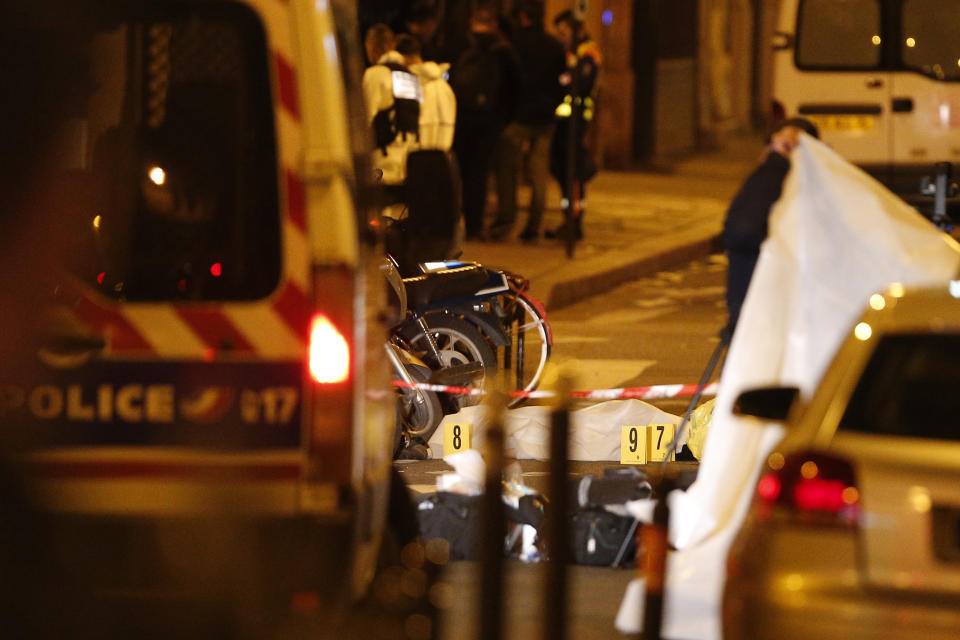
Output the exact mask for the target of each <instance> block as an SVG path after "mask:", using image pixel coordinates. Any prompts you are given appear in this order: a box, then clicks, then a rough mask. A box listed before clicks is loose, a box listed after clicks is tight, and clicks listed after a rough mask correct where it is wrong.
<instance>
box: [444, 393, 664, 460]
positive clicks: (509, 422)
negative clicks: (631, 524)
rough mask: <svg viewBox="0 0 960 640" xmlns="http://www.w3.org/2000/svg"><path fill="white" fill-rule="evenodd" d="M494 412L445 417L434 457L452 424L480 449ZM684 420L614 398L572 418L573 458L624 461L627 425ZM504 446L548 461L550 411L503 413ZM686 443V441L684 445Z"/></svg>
mask: <svg viewBox="0 0 960 640" xmlns="http://www.w3.org/2000/svg"><path fill="white" fill-rule="evenodd" d="M489 422H490V412H489V411H488V409H487V407H486V406H485V405H475V406H472V407H466V408H464V409H462V410H461V411H460V412H459V413H455V414H453V415H451V416H447V417H445V418H444V419H443V422H442V423H441V424H440V427H439V428H438V429H437V430H436V431H435V432H434V434H433V437H431V438H430V442H429V443H428V444H429V445H430V450H431V452H432V453H433V457H434V458H439V457H442V456H443V431H444V428H445V426H444V425H446V424H448V423H460V424H463V423H467V424H471V425H473V447H474V448H476V449H480V450H482V448H483V446H484V443H485V436H486V429H487V425H488V424H489ZM659 423H668V424H669V423H673V424H676V425H679V424H680V418H679V417H678V416H675V415H673V414H672V413H667V412H665V411H661V410H660V409H657V408H656V407H654V406H653V405H651V404H647V403H646V402H643V401H642V400H635V399H630V400H610V401H608V402H600V403H597V404H595V405H592V406H590V407H586V408H584V409H577V410H576V411H574V412H573V414H572V415H571V418H570V456H569V457H570V459H571V460H608V461H619V460H620V433H621V428H622V427H623V426H645V425H648V424H659ZM504 429H505V430H506V440H505V444H504V446H505V448H506V453H507V455H508V456H511V457H513V458H516V459H517V460H546V459H548V458H549V457H550V409H549V408H548V407H521V408H519V409H511V410H508V411H506V412H505V414H504ZM681 444H682V443H681Z"/></svg>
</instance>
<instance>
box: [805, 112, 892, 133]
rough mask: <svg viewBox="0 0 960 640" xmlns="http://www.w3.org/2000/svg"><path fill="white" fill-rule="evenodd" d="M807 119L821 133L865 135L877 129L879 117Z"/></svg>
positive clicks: (849, 116)
mask: <svg viewBox="0 0 960 640" xmlns="http://www.w3.org/2000/svg"><path fill="white" fill-rule="evenodd" d="M807 119H808V120H810V121H811V122H812V123H813V124H815V125H817V128H818V129H820V131H842V132H844V133H865V132H867V131H873V130H874V129H876V128H877V117H876V116H873V115H815V116H814V115H810V116H807Z"/></svg>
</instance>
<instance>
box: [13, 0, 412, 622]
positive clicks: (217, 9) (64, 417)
mask: <svg viewBox="0 0 960 640" xmlns="http://www.w3.org/2000/svg"><path fill="white" fill-rule="evenodd" d="M28 14H29V16H28V17H29V18H30V20H32V22H30V20H25V21H24V27H23V28H25V29H28V30H29V29H35V30H36V32H37V33H38V34H45V35H44V37H45V38H49V34H54V35H55V37H53V38H49V40H50V41H51V42H54V43H57V44H60V45H62V46H64V47H72V48H73V49H72V50H71V51H72V53H71V54H70V56H68V59H69V60H70V61H71V62H75V63H76V64H75V68H72V69H71V70H70V73H71V75H70V78H72V79H73V81H75V86H74V87H72V89H73V90H72V91H71V92H69V93H70V95H71V96H72V99H74V100H75V104H73V105H71V112H72V114H73V116H72V119H71V121H70V122H69V125H68V126H66V127H65V132H64V136H63V140H62V144H61V146H62V147H63V149H64V150H65V151H64V153H63V162H62V163H61V164H62V166H60V167H59V169H58V170H57V171H58V172H59V173H58V175H55V176H51V183H50V184H70V185H75V186H76V187H75V188H71V196H72V197H71V206H70V207H69V210H68V211H64V212H63V215H62V218H63V219H62V221H61V222H62V224H63V228H65V229H68V230H69V235H70V238H71V241H70V242H69V243H68V244H69V247H68V249H67V251H66V253H67V254H68V255H65V256H64V262H65V263H67V264H66V266H67V267H68V269H67V270H66V271H67V273H65V274H64V275H62V277H60V278H58V282H57V284H56V286H55V287H51V291H50V294H51V295H52V296H53V297H51V300H50V302H51V304H50V312H49V317H48V322H46V323H44V326H42V327H38V331H39V333H41V334H42V336H41V342H42V346H41V348H40V349H39V350H38V351H36V352H35V353H31V355H30V362H25V363H24V366H23V367H19V368H13V367H10V366H5V367H4V369H3V372H2V374H3V375H2V378H0V415H2V418H3V425H4V434H5V435H6V436H9V437H8V439H7V440H5V441H4V442H5V443H6V442H12V441H14V440H16V441H18V442H20V443H29V445H30V446H29V451H28V453H27V454H26V455H23V456H17V468H21V469H23V470H24V471H25V477H27V478H29V479H30V481H31V483H30V486H31V488H32V489H33V495H35V496H36V498H37V500H38V502H39V504H40V505H41V506H42V508H43V509H44V511H45V512H46V513H47V514H48V515H49V516H50V517H51V518H53V520H51V522H55V523H56V526H55V527H54V528H53V529H52V532H51V535H52V536H53V537H55V538H56V541H55V542H54V543H51V545H53V546H57V547H58V548H61V549H69V554H70V557H71V562H75V563H76V566H77V567H78V568H77V570H76V571H75V573H74V576H75V577H76V578H77V579H78V580H81V581H87V580H90V581H91V584H92V583H93V582H97V584H92V586H91V589H92V588H94V587H96V588H97V589H98V590H101V591H102V592H104V593H110V594H113V595H114V596H115V597H116V598H117V602H118V603H121V602H127V603H129V602H132V601H133V600H137V601H140V600H143V599H147V597H148V596H149V594H150V593H154V592H156V594H157V595H158V599H159V600H164V598H167V597H168V596H167V595H164V594H163V593H159V592H161V591H163V590H164V589H166V588H169V587H171V586H176V585H180V586H184V585H186V586H187V587H188V589H189V590H192V591H193V592H194V593H199V592H203V593H206V594H208V595H209V594H211V593H215V594H223V593H240V592H241V591H244V589H247V588H248V587H249V588H250V589H253V590H254V591H258V590H259V591H262V592H263V593H268V592H269V593H270V594H271V597H275V598H276V597H278V598H281V599H282V598H287V601H286V605H285V606H287V608H288V610H289V606H291V602H292V603H293V604H294V605H295V604H296V603H297V602H299V603H300V604H301V605H303V604H304V603H306V605H305V606H307V607H308V608H309V607H310V606H312V605H313V604H315V603H316V601H317V599H320V598H322V597H323V594H324V593H330V592H333V593H334V594H335V595H338V594H343V595H351V594H352V595H355V596H356V595H360V594H362V593H364V591H365V588H366V586H367V585H368V584H369V582H370V580H371V578H372V576H373V573H374V569H375V565H376V560H377V548H378V544H379V541H380V539H381V535H382V533H383V531H384V527H385V522H386V516H387V513H386V512H387V508H386V507H387V499H388V495H389V489H390V486H389V485H390V468H391V454H392V446H393V426H394V406H393V395H392V391H391V389H390V386H389V377H388V371H387V368H386V366H385V361H384V350H383V344H384V340H385V337H386V331H385V327H384V324H383V323H384V322H385V316H384V315H383V313H382V310H383V309H384V306H383V305H384V304H385V286H384V282H383V279H382V276H381V275H380V274H379V272H378V270H377V267H378V264H379V261H380V259H381V256H380V255H378V253H377V246H376V242H375V238H372V236H371V235H370V234H369V233H368V232H369V230H370V228H371V227H370V225H369V224H368V223H369V221H370V220H371V219H372V217H371V218H368V216H367V213H366V212H365V210H364V209H363V207H361V206H360V204H359V202H360V198H359V197H358V196H359V193H360V190H359V189H358V187H359V186H362V184H361V183H362V179H361V178H360V177H359V176H362V175H364V173H371V174H372V172H369V171H367V172H364V171H362V170H359V171H358V169H357V167H362V166H363V165H362V163H363V158H365V157H366V156H367V155H368V151H367V150H368V149H369V148H370V143H369V136H370V134H369V132H368V131H366V128H367V124H366V122H365V120H364V118H363V114H364V113H365V110H364V109H363V107H362V103H361V100H362V96H361V92H360V71H361V68H360V65H361V60H362V57H361V56H362V53H361V49H360V46H359V30H358V27H357V20H356V5H355V3H353V2H351V1H347V0H322V1H317V0H245V1H210V2H195V1H190V0H144V1H143V2H136V3H125V2H120V3H114V2H111V3H97V2H90V3H86V2H78V3H74V6H73V8H72V9H71V10H70V11H69V12H56V11H50V10H47V11H43V10H38V11H37V12H36V14H35V15H34V14H32V13H30V12H28V11H24V15H28ZM57 34H59V35H57ZM44 41H45V40H44ZM354 114H357V115H354ZM4 126H9V123H5V125H4ZM357 163H360V164H357ZM6 364H9V362H7V363H6ZM10 434H18V435H17V436H11V435H10ZM4 453H5V454H6V453H9V451H5V452H4ZM51 553H53V551H51ZM100 578H102V581H101V580H99V579H100ZM210 581H217V584H216V585H214V584H210ZM100 582H102V584H100ZM83 584H85V582H83ZM251 585H252V586H251ZM244 593H245V594H246V595H245V596H244V597H246V596H249V595H250V593H249V592H246V591H244ZM180 595H181V596H182V594H180ZM297 598H299V599H297ZM291 599H293V600H291ZM244 602H246V600H244ZM250 602H252V603H255V604H254V605H253V606H256V605H257V604H260V603H261V600H260V599H259V598H255V597H252V596H251V599H250ZM221 604H223V603H221ZM233 604H237V603H236V602H234V603H233ZM118 606H119V605H118ZM243 606H246V605H243ZM280 606H281V608H283V606H284V603H283V602H280ZM122 609H123V607H119V608H118V609H117V610H118V611H119V610H122ZM94 635H96V634H94ZM106 635H109V634H106ZM118 637H120V636H118Z"/></svg>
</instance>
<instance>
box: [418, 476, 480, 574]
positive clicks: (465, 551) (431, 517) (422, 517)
mask: <svg viewBox="0 0 960 640" xmlns="http://www.w3.org/2000/svg"><path fill="white" fill-rule="evenodd" d="M482 499H483V496H465V495H462V494H459V493H449V492H445V491H438V492H437V493H430V494H427V495H424V496H422V497H420V498H419V499H418V500H417V521H418V522H419V524H420V536H421V537H422V538H423V540H424V541H425V542H426V541H429V540H433V539H434V538H442V539H444V540H446V541H447V542H449V543H450V559H451V560H469V559H473V558H476V557H477V551H478V546H479V544H480V529H479V527H480V502H481V500H482Z"/></svg>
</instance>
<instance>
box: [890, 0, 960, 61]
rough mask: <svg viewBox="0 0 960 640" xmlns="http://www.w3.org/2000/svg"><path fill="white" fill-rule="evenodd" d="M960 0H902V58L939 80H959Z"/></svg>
mask: <svg viewBox="0 0 960 640" xmlns="http://www.w3.org/2000/svg"><path fill="white" fill-rule="evenodd" d="M958 28H960V2H957V0H905V2H904V3H903V38H902V40H901V42H900V47H901V51H902V55H903V62H904V64H905V65H907V66H908V67H910V68H911V69H915V70H917V71H920V72H921V73H923V74H924V75H928V76H930V77H933V78H937V79H939V80H960V40H958Z"/></svg>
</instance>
